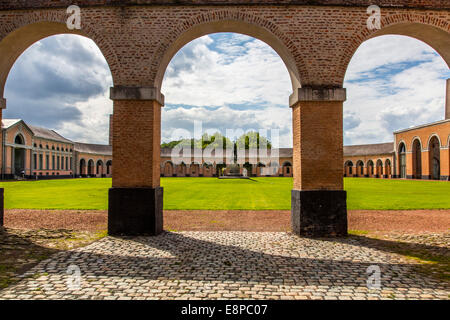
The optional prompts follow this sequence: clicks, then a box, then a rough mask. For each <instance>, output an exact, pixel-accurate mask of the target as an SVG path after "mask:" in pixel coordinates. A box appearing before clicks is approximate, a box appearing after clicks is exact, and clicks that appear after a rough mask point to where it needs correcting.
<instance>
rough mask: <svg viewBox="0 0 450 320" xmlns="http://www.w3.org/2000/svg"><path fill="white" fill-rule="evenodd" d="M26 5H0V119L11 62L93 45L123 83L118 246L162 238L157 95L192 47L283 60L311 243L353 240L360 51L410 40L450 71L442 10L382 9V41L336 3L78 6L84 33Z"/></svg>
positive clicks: (422, 6)
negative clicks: (230, 47)
mask: <svg viewBox="0 0 450 320" xmlns="http://www.w3.org/2000/svg"><path fill="white" fill-rule="evenodd" d="M25 2H27V3H26V4H25ZM25 2H24V1H22V2H20V3H18V2H17V1H13V0H6V1H3V2H1V3H0V22H1V23H0V57H1V58H2V59H1V60H0V90H1V91H0V94H1V95H0V107H2V108H4V106H5V105H6V102H5V101H4V99H2V97H3V96H2V94H3V86H4V82H5V80H6V78H7V74H8V72H9V70H10V68H11V66H12V64H13V62H14V61H15V59H16V58H17V57H18V55H19V54H20V53H22V52H23V51H24V50H25V49H26V48H27V47H28V46H29V45H31V44H32V43H33V42H35V41H37V40H40V39H42V38H43V37H45V36H49V35H53V34H60V33H75V34H77V33H78V34H80V35H84V36H86V37H88V38H90V39H92V40H93V41H94V42H95V43H96V44H97V46H98V47H99V49H100V50H101V51H102V53H103V55H104V57H105V59H106V61H107V62H108V64H109V67H110V70H111V73H112V76H113V79H114V83H115V84H114V85H115V87H114V88H112V89H111V99H112V100H114V115H113V122H114V126H113V133H112V136H113V154H114V175H113V181H112V186H113V187H112V188H111V189H110V191H109V215H108V228H109V232H110V233H111V234H129V235H132V234H152V235H156V234H159V233H160V232H161V231H162V225H163V224H162V201H163V196H162V195H163V190H162V188H161V187H160V171H161V167H160V138H161V107H162V106H163V105H164V97H163V96H162V94H161V92H160V86H161V81H162V78H163V75H164V71H165V68H166V66H167V64H168V63H169V61H170V60H171V58H172V57H173V55H174V54H175V53H176V52H177V50H178V49H180V48H181V47H182V46H183V45H184V44H186V43H188V42H189V41H190V40H193V39H195V38H197V37H199V36H202V35H204V34H209V33H213V32H224V31H228V32H237V33H243V34H247V35H250V36H252V37H255V38H258V39H260V40H262V41H265V42H266V43H267V44H268V45H270V46H271V47H272V48H273V49H274V50H275V51H277V52H278V54H279V55H280V57H281V58H282V59H283V60H284V62H285V64H286V67H287V69H288V71H289V72H290V74H291V79H292V87H293V94H292V96H291V97H290V100H289V106H290V107H291V108H292V112H293V122H292V123H293V163H292V164H293V176H294V183H293V190H292V193H291V194H292V198H291V200H292V201H291V202H292V228H293V231H294V232H295V233H297V234H300V235H308V236H330V235H333V236H336V235H345V234H346V233H347V216H346V214H347V208H346V193H345V191H343V177H342V164H343V126H342V122H343V121H342V119H343V102H344V101H345V100H346V91H345V89H344V88H342V84H343V80H344V76H345V72H346V69H347V65H348V63H349V61H350V59H351V58H352V56H353V54H354V52H355V51H356V50H357V48H358V47H359V45H360V44H361V43H363V42H364V41H365V40H367V39H370V38H373V37H376V36H379V35H384V34H403V35H410V36H412V37H415V38H417V39H419V40H422V41H425V42H426V43H428V44H430V45H431V46H432V47H433V48H434V49H436V50H437V51H438V52H439V53H440V54H441V55H442V57H443V58H444V60H446V62H447V63H449V61H450V27H449V23H450V11H449V9H450V6H449V5H448V4H447V3H443V1H440V2H439V3H437V1H430V0H424V1H419V0H416V1H414V2H413V3H410V2H408V3H406V4H405V1H401V0H391V1H389V4H385V5H384V6H383V5H382V15H383V17H384V18H383V21H382V29H381V30H378V31H369V30H367V27H366V20H367V18H368V16H367V13H366V9H367V6H368V5H370V4H371V3H370V1H368V0H367V1H366V0H364V1H362V0H334V1H333V4H332V5H330V2H329V1H325V0H318V1H307V0H304V1H303V0H298V1H283V2H282V3H280V2H277V3H276V4H275V3H272V2H270V3H269V2H267V1H250V0H248V1H247V0H243V1H239V4H236V2H235V1H228V0H224V1H220V3H219V2H217V1H211V2H210V1H207V0H198V1H195V4H193V3H191V2H189V5H186V4H187V3H188V2H187V1H186V2H185V1H176V2H174V1H171V0H167V1H166V0H161V1H160V2H158V4H155V2H154V1H152V0H127V1H119V2H120V4H119V3H118V2H117V1H109V0H104V1H93V0H92V1H91V0H80V1H78V4H79V5H80V6H81V7H82V12H83V20H82V31H81V32H73V31H69V30H67V28H66V26H65V21H66V18H67V14H66V10H65V9H66V8H65V5H67V1H65V0H55V1H25ZM112 2H114V4H112ZM311 3H313V4H311ZM383 3H387V2H383ZM165 4H167V5H165ZM168 4H170V5H168ZM250 4H251V5H250ZM254 4H257V5H254ZM24 6H26V8H25V7H24ZM300 84H301V87H300ZM286 98H287V97H286ZM286 100H287V99H286ZM0 116H1V113H0ZM136 150H138V151H139V155H140V156H139V157H136V156H135V154H136ZM0 152H1V150H0ZM0 158H1V157H0ZM393 165H394V166H395V167H397V164H396V163H393Z"/></svg>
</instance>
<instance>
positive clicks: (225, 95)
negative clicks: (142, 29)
mask: <svg viewBox="0 0 450 320" xmlns="http://www.w3.org/2000/svg"><path fill="white" fill-rule="evenodd" d="M211 39H213V38H211V36H205V37H201V38H199V39H197V40H194V41H192V42H191V43H190V44H189V45H188V46H186V47H184V48H183V49H182V51H183V54H177V55H176V56H175V58H174V59H173V61H172V62H171V63H170V65H169V68H168V69H169V70H168V72H167V74H166V77H165V79H164V81H163V87H162V92H163V93H164V94H165V96H166V103H168V104H188V105H192V106H210V107H211V106H214V107H218V106H224V105H229V104H246V103H248V104H252V105H255V107H257V106H258V105H265V106H272V105H282V106H286V107H288V98H289V95H290V94H291V92H292V87H291V83H290V79H289V74H288V72H287V69H286V67H285V65H284V63H283V61H282V60H281V58H280V57H279V56H278V55H277V53H276V52H275V51H274V50H273V49H272V48H270V47H269V46H268V45H266V44H265V43H263V42H261V41H259V40H256V39H254V40H252V41H246V42H244V43H243V44H241V43H240V42H238V41H236V39H232V41H231V42H226V43H219V44H218V49H216V50H214V49H212V48H210V46H211V44H212V43H211ZM225 39H226V38H225ZM224 48H226V50H224ZM221 50H224V52H221ZM230 52H232V54H231V57H230V54H229V53H230ZM191 57H193V58H191ZM172 64H173V65H174V66H175V68H176V69H177V70H178V72H176V73H174V72H173V70H174V69H175V68H174V67H172V66H171V65H172ZM185 65H189V66H190V67H187V66H185Z"/></svg>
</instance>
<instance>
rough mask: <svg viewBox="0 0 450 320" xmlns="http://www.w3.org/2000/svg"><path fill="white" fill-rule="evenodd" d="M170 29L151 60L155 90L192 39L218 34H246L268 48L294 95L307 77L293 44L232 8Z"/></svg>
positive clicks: (267, 23)
mask: <svg viewBox="0 0 450 320" xmlns="http://www.w3.org/2000/svg"><path fill="white" fill-rule="evenodd" d="M173 29H174V30H173V31H172V32H170V33H169V34H168V35H167V36H166V37H165V39H164V40H163V41H162V44H161V45H160V46H159V48H158V49H157V50H156V52H155V55H154V56H153V59H152V62H153V63H154V65H155V67H153V71H152V72H151V74H155V76H154V87H155V88H158V89H159V90H160V89H161V85H162V81H163V77H164V73H165V71H166V69H167V66H168V65H169V63H170V61H171V60H172V58H173V57H174V55H175V54H176V53H177V52H178V51H179V50H180V49H181V48H182V47H183V46H185V45H186V44H188V43H189V42H191V41H192V40H194V39H197V38H199V37H202V36H205V35H208V34H212V33H218V32H233V33H239V34H244V35H248V36H251V37H253V38H256V39H258V40H261V41H263V42H265V43H266V44H267V45H269V46H270V47H271V48H272V49H274V50H275V51H276V52H277V53H278V55H279V56H280V57H281V59H282V60H283V62H284V64H285V66H286V68H287V70H288V72H289V76H290V78H291V83H292V91H293V92H295V91H296V89H298V88H300V87H301V78H302V77H304V78H305V79H307V78H308V73H307V69H306V68H305V66H306V64H305V63H304V62H303V61H302V58H301V56H300V55H299V54H298V49H297V48H296V46H295V44H294V43H293V42H292V41H291V40H290V39H289V37H288V36H287V35H285V34H283V32H281V31H280V30H279V29H278V28H277V27H276V25H275V24H274V23H272V22H270V21H267V20H265V19H263V18H261V17H258V16H256V15H251V14H247V13H243V12H241V11H239V10H232V9H229V10H222V11H218V12H207V13H203V14H201V15H199V16H194V17H190V18H189V19H187V20H184V21H182V22H181V23H180V24H179V25H177V26H175V27H174V28H173Z"/></svg>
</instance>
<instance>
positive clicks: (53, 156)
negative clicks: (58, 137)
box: [52, 155, 55, 170]
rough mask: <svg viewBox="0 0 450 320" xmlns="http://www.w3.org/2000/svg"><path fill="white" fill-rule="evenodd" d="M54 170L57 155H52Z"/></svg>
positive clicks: (53, 168)
mask: <svg viewBox="0 0 450 320" xmlns="http://www.w3.org/2000/svg"><path fill="white" fill-rule="evenodd" d="M52 170H55V155H52Z"/></svg>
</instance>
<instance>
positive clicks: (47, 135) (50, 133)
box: [27, 124, 73, 143]
mask: <svg viewBox="0 0 450 320" xmlns="http://www.w3.org/2000/svg"><path fill="white" fill-rule="evenodd" d="M27 126H28V127H29V128H30V129H31V131H33V134H34V135H35V136H36V137H38V138H43V139H49V140H55V141H60V142H66V143H73V141H71V140H69V139H66V138H64V137H63V136H62V135H60V134H59V133H57V132H56V131H54V130H49V129H45V128H41V127H36V126H32V125H29V124H27Z"/></svg>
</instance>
